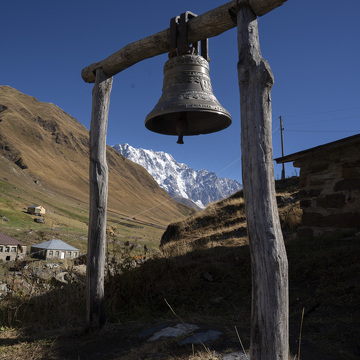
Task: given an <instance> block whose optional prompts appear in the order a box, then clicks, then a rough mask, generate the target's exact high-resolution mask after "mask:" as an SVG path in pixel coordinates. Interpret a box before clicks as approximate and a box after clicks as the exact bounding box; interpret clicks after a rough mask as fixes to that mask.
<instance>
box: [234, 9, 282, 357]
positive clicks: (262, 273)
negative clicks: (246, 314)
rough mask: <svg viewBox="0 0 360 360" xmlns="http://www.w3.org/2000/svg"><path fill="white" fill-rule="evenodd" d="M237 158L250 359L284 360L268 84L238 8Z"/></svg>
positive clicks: (251, 28)
mask: <svg viewBox="0 0 360 360" xmlns="http://www.w3.org/2000/svg"><path fill="white" fill-rule="evenodd" d="M237 23H238V50H239V62H238V76H239V88H240V106H241V157H242V178H243V189H244V200H245V209H246V219H247V229H248V235H249V243H250V252H251V269H252V308H251V342H250V358H251V359H254V360H255V359H256V360H278V359H282V360H287V359H288V358H289V348H288V307H289V304H288V263H287V256H286V250H285V245H284V240H283V236H282V232H281V226H280V220H279V214H278V209H277V204H276V196H275V182H274V167H273V155H272V133H271V120H272V119H271V97H270V92H271V88H272V85H273V83H274V78H273V74H272V72H271V69H270V66H269V64H268V63H267V62H266V61H265V60H264V59H263V58H262V56H261V52H260V43H259V33H258V26H257V17H256V15H255V14H254V12H253V11H252V9H251V8H250V7H242V8H241V9H240V10H239V12H238V20H237Z"/></svg>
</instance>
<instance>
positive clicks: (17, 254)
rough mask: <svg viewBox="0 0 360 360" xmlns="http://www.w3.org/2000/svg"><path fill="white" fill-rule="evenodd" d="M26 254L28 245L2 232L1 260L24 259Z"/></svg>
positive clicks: (0, 240)
mask: <svg viewBox="0 0 360 360" xmlns="http://www.w3.org/2000/svg"><path fill="white" fill-rule="evenodd" d="M25 255H26V245H25V244H24V243H22V242H21V241H19V240H17V239H13V238H12V237H10V236H7V235H5V234H3V233H2V232H0V260H3V261H14V260H18V259H23V258H24V257H25Z"/></svg>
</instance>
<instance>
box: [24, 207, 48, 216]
mask: <svg viewBox="0 0 360 360" xmlns="http://www.w3.org/2000/svg"><path fill="white" fill-rule="evenodd" d="M27 212H28V213H29V214H34V215H45V212H46V210H45V208H44V207H42V206H41V205H31V206H28V208H27Z"/></svg>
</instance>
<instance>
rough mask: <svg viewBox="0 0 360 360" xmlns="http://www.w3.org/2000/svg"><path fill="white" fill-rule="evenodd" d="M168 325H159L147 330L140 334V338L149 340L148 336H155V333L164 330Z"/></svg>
mask: <svg viewBox="0 0 360 360" xmlns="http://www.w3.org/2000/svg"><path fill="white" fill-rule="evenodd" d="M167 326H168V325H167V324H164V323H163V324H160V325H157V326H155V327H153V328H151V329H146V330H143V331H142V332H141V333H140V334H139V338H140V339H145V338H147V337H148V336H150V335H152V334H154V333H155V332H157V331H159V330H162V329H164V328H166V327H167Z"/></svg>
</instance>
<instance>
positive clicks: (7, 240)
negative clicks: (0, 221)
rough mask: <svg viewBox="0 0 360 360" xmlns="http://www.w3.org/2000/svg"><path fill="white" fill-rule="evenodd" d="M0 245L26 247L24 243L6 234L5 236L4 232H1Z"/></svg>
mask: <svg viewBox="0 0 360 360" xmlns="http://www.w3.org/2000/svg"><path fill="white" fill-rule="evenodd" d="M0 245H20V246H25V244H24V243H22V242H21V241H19V240H16V239H14V238H12V237H10V236H7V235H5V234H3V233H2V232H0Z"/></svg>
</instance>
